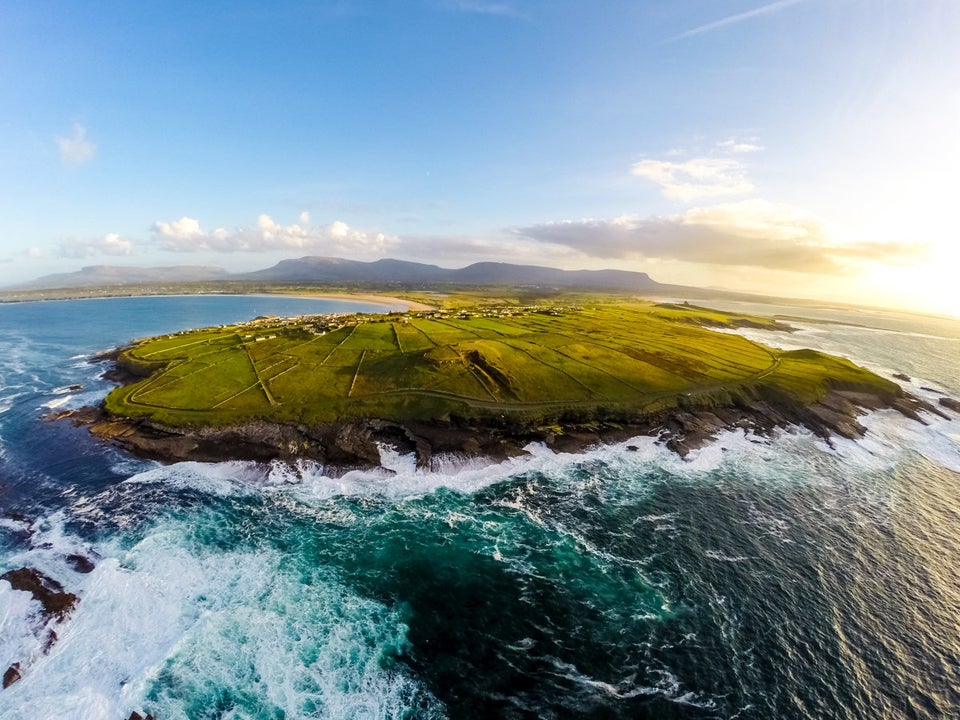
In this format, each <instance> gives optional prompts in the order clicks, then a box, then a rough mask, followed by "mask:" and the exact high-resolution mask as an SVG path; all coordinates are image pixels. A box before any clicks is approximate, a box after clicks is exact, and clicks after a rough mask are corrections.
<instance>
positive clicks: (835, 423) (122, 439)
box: [74, 385, 948, 471]
mask: <svg viewBox="0 0 960 720" xmlns="http://www.w3.org/2000/svg"><path fill="white" fill-rule="evenodd" d="M947 407H948V406H947ZM880 409H894V410H897V411H899V412H900V413H901V414H903V415H904V416H906V417H909V418H911V419H913V420H915V421H917V422H921V423H925V420H924V419H923V416H922V414H921V413H923V412H926V413H930V414H935V415H939V416H941V417H946V415H944V413H943V411H942V410H940V409H939V408H937V407H936V406H934V405H931V404H929V403H926V402H924V401H922V400H920V399H918V398H916V397H913V396H912V395H909V394H907V393H903V392H900V393H899V394H897V393H885V394H874V393H871V392H863V391H853V390H831V391H829V392H827V393H825V394H824V395H823V396H822V397H820V399H819V400H817V401H816V402H813V403H808V404H804V403H802V402H800V401H798V400H797V399H796V398H794V397H792V396H789V395H787V394H786V393H784V392H783V391H781V390H778V389H777V388H775V387H770V386H763V385H755V386H744V387H740V388H729V389H725V390H723V391H722V392H720V393H703V394H700V395H696V394H691V395H689V396H686V397H684V398H682V399H681V402H680V403H679V406H678V407H673V408H668V409H665V410H662V411H655V412H648V413H636V412H631V411H629V410H628V409H623V408H620V409H604V408H592V409H589V410H584V411H582V412H580V411H569V412H565V413H563V414H562V416H561V417H559V418H555V420H556V423H557V424H556V425H553V426H550V427H545V426H544V425H543V424H542V423H543V418H540V419H539V420H538V422H537V423H536V424H534V423H530V422H524V421H523V420H522V419H516V418H510V417H509V416H507V415H504V414H500V415H493V414H491V415H489V416H484V417H479V418H478V417H472V418H458V417H444V418H441V419H431V420H423V421H408V422H404V423H402V424H401V423H398V422H391V421H386V420H376V419H372V420H351V421H344V422H340V423H334V424H329V425H324V426H316V427H314V426H304V425H292V424H282V423H269V422H256V423H248V424H245V425H239V426H233V427H226V428H213V427H207V428H183V429H181V428H173V427H166V426H163V425H160V424H158V423H155V422H152V421H149V420H144V419H129V418H111V417H107V416H106V415H104V414H103V413H102V411H101V412H100V413H99V414H98V415H97V417H96V418H95V420H94V421H93V422H92V423H91V424H90V430H91V432H93V433H94V434H95V435H96V436H98V437H100V438H102V439H104V440H106V441H108V442H111V443H114V444H116V445H119V446H121V447H123V448H125V449H126V450H128V451H130V452H132V453H134V454H136V455H138V456H141V457H147V458H151V459H156V460H161V461H165V462H179V461H183V460H198V461H213V462H215V461H221V460H254V461H270V460H275V459H277V460H284V461H295V460H296V459H298V458H307V459H312V460H316V461H318V462H321V463H324V464H326V465H328V466H329V467H330V469H331V470H335V469H341V470H344V471H346V470H349V469H353V468H363V467H377V466H379V465H380V449H381V446H383V445H386V446H390V447H394V448H396V449H397V450H399V451H400V452H403V453H414V454H415V455H416V458H417V464H418V466H419V467H427V468H429V467H432V466H433V465H434V462H435V459H436V457H437V456H446V457H449V456H460V457H464V458H468V457H486V458H489V459H490V460H493V461H497V460H502V459H505V458H508V457H513V456H517V455H521V454H523V452H524V448H525V447H526V446H527V445H528V444H529V443H531V442H542V443H545V444H547V445H548V446H550V447H551V448H553V449H554V450H556V451H559V452H577V451H580V450H583V449H584V448H587V447H590V446H594V445H597V444H600V443H611V442H621V441H624V440H627V439H629V438H631V437H635V436H637V435H655V436H658V437H659V438H660V439H661V440H662V441H663V442H664V444H665V445H666V446H667V447H668V448H670V449H671V450H673V451H675V452H677V453H678V454H680V455H681V456H685V455H686V454H687V453H688V452H690V451H691V450H693V449H696V448H699V447H701V446H702V445H703V444H705V443H706V442H708V441H710V440H712V439H714V438H715V437H716V436H717V434H718V433H720V432H722V431H724V430H731V429H737V428H742V429H749V430H752V431H754V432H757V433H760V434H769V433H770V432H772V431H773V430H774V429H776V428H787V427H790V426H799V427H804V428H806V429H808V430H810V431H811V432H813V433H814V434H816V435H817V436H818V437H821V438H823V439H825V440H827V441H828V442H829V441H830V438H832V437H843V438H849V439H853V438H858V437H862V436H863V434H864V433H865V432H866V428H865V427H864V426H863V425H862V424H861V423H860V422H859V420H858V418H859V417H860V415H862V414H863V413H864V412H866V411H870V410H880ZM84 419H89V416H87V415H85V416H84ZM74 420H75V422H76V421H77V417H74Z"/></svg>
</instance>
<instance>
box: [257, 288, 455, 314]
mask: <svg viewBox="0 0 960 720" xmlns="http://www.w3.org/2000/svg"><path fill="white" fill-rule="evenodd" d="M266 294H267V295H271V296H277V297H294V298H301V299H303V300H349V301H354V302H367V303H374V304H377V305H403V306H404V307H405V308H406V310H407V311H409V310H435V309H436V308H435V307H433V306H432V305H425V304H423V303H419V302H416V301H414V300H404V299H403V298H398V297H393V296H391V295H375V294H371V293H341V292H318V293H311V292H301V291H298V292H296V293H266Z"/></svg>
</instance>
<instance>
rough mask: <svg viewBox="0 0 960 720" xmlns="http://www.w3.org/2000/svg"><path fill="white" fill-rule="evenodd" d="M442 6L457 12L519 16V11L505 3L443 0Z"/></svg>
mask: <svg viewBox="0 0 960 720" xmlns="http://www.w3.org/2000/svg"><path fill="white" fill-rule="evenodd" d="M443 6H444V7H445V8H447V9H448V10H456V11H457V12H465V13H475V14H478V15H500V16H502V17H519V16H520V13H519V12H517V10H516V9H515V8H513V7H512V6H510V5H507V4H506V3H490V2H475V1H474V0H445V2H444V3H443Z"/></svg>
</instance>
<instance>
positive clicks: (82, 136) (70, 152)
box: [56, 124, 97, 165]
mask: <svg viewBox="0 0 960 720" xmlns="http://www.w3.org/2000/svg"><path fill="white" fill-rule="evenodd" d="M56 142H57V147H58V148H59V149H60V160H61V161H62V162H64V163H65V164H67V165H83V163H85V162H89V161H90V160H93V156H94V155H95V154H96V152H97V146H96V145H95V144H94V143H92V142H91V141H90V140H88V139H87V129H86V128H85V127H84V126H83V125H80V124H77V125H74V126H73V134H72V135H71V136H70V137H58V138H56Z"/></svg>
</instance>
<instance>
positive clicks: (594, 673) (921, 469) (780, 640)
mask: <svg viewBox="0 0 960 720" xmlns="http://www.w3.org/2000/svg"><path fill="white" fill-rule="evenodd" d="M764 308H765V312H767V313H773V312H781V313H785V314H790V315H804V316H806V317H810V318H811V321H809V322H806V321H793V324H794V325H796V326H797V327H798V328H799V331H798V332H796V333H793V334H786V333H759V332H753V333H752V334H751V337H754V338H756V339H760V340H763V341H765V342H768V343H770V344H776V345H779V346H784V347H800V346H805V347H815V348H820V349H824V350H827V351H830V352H834V353H841V354H844V355H846V356H848V357H851V358H853V359H854V360H856V361H858V362H861V363H863V364H865V365H867V366H868V367H870V368H871V369H874V370H876V371H877V372H880V373H883V374H886V375H887V376H889V375H891V374H892V373H894V372H905V373H907V374H908V375H910V376H911V378H912V380H911V382H909V383H905V385H906V386H907V387H908V389H910V390H911V391H912V392H915V393H917V394H919V395H921V396H922V397H924V398H926V399H928V400H932V401H934V402H935V401H936V399H937V397H938V394H939V393H948V394H950V395H952V396H953V397H960V322H957V321H950V320H942V319H941V320H937V319H932V318H920V317H914V316H906V315H898V314H884V313H878V312H866V311H864V312H854V311H850V310H849V309H844V310H836V309H811V308H790V307H773V306H762V307H757V308H754V309H755V310H758V311H764ZM352 309H359V307H357V306H351V305H349V304H343V303H339V304H335V303H330V302H321V301H309V300H296V299H290V298H276V297H273V298H263V297H220V296H217V297H171V298H158V297H153V298H136V299H111V300H81V301H68V302H45V303H25V304H16V305H0V516H2V517H0V572H5V571H7V570H10V569H15V568H20V567H24V566H27V567H32V568H36V569H39V570H41V571H42V572H43V573H45V574H46V575H47V576H49V577H51V578H53V579H55V580H57V581H58V582H60V583H61V584H62V585H63V586H64V587H65V588H66V589H67V590H68V591H70V592H73V593H76V594H77V595H78V596H79V602H78V604H77V606H76V608H75V610H74V611H73V612H72V613H71V614H70V615H69V616H68V617H67V618H66V619H64V620H63V621H62V622H54V623H52V624H45V620H44V617H43V615H42V614H41V613H40V612H39V609H40V607H39V603H37V602H36V601H33V600H32V599H31V596H30V595H29V594H27V593H25V592H20V591H14V590H12V589H11V587H10V584H9V583H8V582H6V581H3V580H0V673H2V672H3V671H4V670H5V669H6V668H7V667H9V666H10V665H11V664H12V663H15V662H18V663H20V667H21V673H22V679H21V680H20V681H19V682H17V683H15V684H13V685H11V686H10V687H9V688H7V689H4V690H0V718H3V719H4V720H42V719H45V718H50V719H53V718H56V719H57V720H64V719H66V720H73V719H81V718H89V719H91V720H92V719H103V720H125V719H126V718H127V717H128V716H129V715H130V713H131V712H132V711H134V710H135V711H138V712H140V713H144V714H145V713H146V712H150V713H152V714H153V715H154V716H155V717H156V718H157V720H186V719H189V720H201V719H204V720H206V719H208V720H214V719H218V720H220V719H222V720H239V719H241V718H243V719H247V718H250V719H252V718H256V719H258V720H268V719H269V720H281V719H283V720H293V719H296V718H352V719H353V718H355V719H359V718H487V717H504V718H569V717H591V718H657V719H663V718H666V719H670V718H678V719H679V718H682V719H687V718H691V719H692V718H698V719H699V718H724V719H725V718H742V719H743V720H748V719H767V718H770V719H777V720H785V719H791V718H818V719H819V718H837V719H849V720H853V719H858V720H860V719H864V718H877V719H880V718H883V719H886V718H952V717H958V716H960V418H958V417H957V416H956V415H953V416H952V417H953V419H952V420H943V419H940V418H937V417H934V416H929V417H927V418H925V419H926V420H927V424H926V425H922V424H919V423H916V422H913V421H910V420H907V419H905V418H902V417H900V416H898V415H897V414H895V413H893V412H878V413H873V414H871V415H869V416H868V417H866V418H865V419H864V421H863V422H864V424H865V425H866V426H867V427H868V428H869V432H868V434H867V436H866V437H865V438H864V439H862V440H860V441H856V442H853V441H845V440H837V441H836V442H834V443H833V445H832V446H830V445H828V444H826V443H824V442H823V441H821V440H818V439H816V438H815V437H813V436H811V435H810V434H809V433H807V432H801V431H795V432H783V433H781V434H779V435H778V436H777V437H775V438H773V439H763V438H758V437H755V436H752V435H750V434H744V433H742V432H737V433H728V434H725V435H723V436H721V437H720V438H718V440H717V441H716V442H715V443H713V444H711V445H709V446H707V447H705V448H703V449H702V450H700V451H697V452H696V453H693V454H692V455H691V456H690V458H689V459H688V460H681V459H680V458H679V457H677V456H676V455H674V454H672V453H670V452H669V451H667V450H665V449H664V448H663V447H662V446H661V445H660V444H658V442H657V441H656V440H655V439H653V438H640V439H636V440H633V441H630V442H629V443H624V444H622V445H617V446H610V447H603V448H597V449H595V450H593V451H590V452H586V453H583V454H579V455H557V454H554V453H552V452H550V451H549V450H547V449H545V448H540V447H531V448H530V450H531V454H530V455H529V456H528V457H525V458H519V459H514V460H511V461H508V462H504V463H501V464H497V465H492V466H490V465H485V464H484V463H482V462H479V461H478V462H474V463H472V464H470V465H466V466H465V465H462V464H457V463H455V462H453V461H451V462H450V463H449V465H448V467H446V468H445V469H443V470H442V471H437V472H421V471H417V470H416V469H415V467H414V463H413V462H412V460H411V459H410V458H408V457H403V456H399V455H397V454H396V453H394V452H392V451H391V450H390V449H389V448H384V450H383V460H384V463H385V465H386V466H387V467H388V468H389V470H380V471H377V472H374V471H369V472H351V473H348V474H346V475H342V476H337V473H335V472H332V471H329V470H328V469H325V468H324V467H322V466H317V465H314V464H309V463H305V464H302V465H300V466H298V467H288V466H283V465H279V464H278V465H257V464H253V463H240V462H233V463H218V464H200V463H180V464H176V465H169V466H163V465H160V464H157V463H154V462H150V461H143V460H138V459H134V458H131V457H129V456H127V455H125V454H124V453H123V452H121V451H119V450H116V449H113V448H111V447H106V446H103V445H101V444H99V443H98V442H96V441H94V440H93V439H92V438H91V437H90V436H89V434H88V433H87V431H86V430H84V429H82V428H74V427H73V426H72V425H70V423H69V422H57V423H51V422H47V421H44V420H42V419H41V418H42V417H43V416H44V415H45V414H48V413H50V412H51V411H55V410H60V409H64V408H72V407H79V406H82V405H86V404H92V403H96V402H98V401H99V400H100V399H101V398H102V397H103V396H104V395H105V394H106V392H107V391H108V390H109V388H110V387H111V385H110V383H108V382H106V381H104V380H101V379H99V375H100V374H101V373H102V372H103V370H104V369H105V367H104V366H103V365H102V364H100V365H97V364H91V363H90V362H89V359H90V358H91V356H93V355H95V354H96V353H98V352H100V351H103V350H105V349H107V348H110V347H113V346H117V345H120V344H123V343H124V342H126V341H128V340H130V339H132V338H134V337H141V336H145V335H153V334H158V333H164V332H170V331H173V330H177V329H182V328H187V327H195V326H202V325H213V324H220V323H225V322H231V321H238V320H243V319H249V318H251V317H254V316H256V315H262V314H276V315H281V314H283V315H286V314H305V313H311V312H317V313H320V312H331V311H335V310H352ZM738 309H739V308H738ZM744 309H746V308H744ZM828 320H831V321H836V322H825V321H828ZM837 322H840V323H847V324H837ZM76 385H81V386H82V389H80V390H77V389H75V388H74V389H72V386H76ZM628 446H634V447H635V448H637V449H635V450H630V449H628ZM70 554H82V555H84V556H86V557H88V558H90V559H91V560H93V561H94V562H95V563H96V567H95V569H94V570H93V571H92V572H90V573H88V574H82V573H79V572H77V571H76V570H75V569H74V567H73V566H72V565H71V564H70V563H69V562H67V560H66V557H67V556H68V555H70ZM50 630H54V631H55V632H56V635H57V641H56V642H55V643H54V644H53V645H52V646H51V647H50V648H49V650H47V651H45V650H44V648H45V645H46V642H47V638H48V633H49V631H50Z"/></svg>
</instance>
